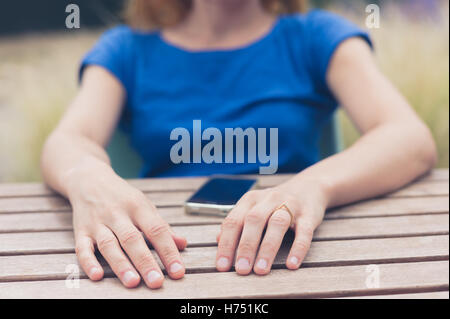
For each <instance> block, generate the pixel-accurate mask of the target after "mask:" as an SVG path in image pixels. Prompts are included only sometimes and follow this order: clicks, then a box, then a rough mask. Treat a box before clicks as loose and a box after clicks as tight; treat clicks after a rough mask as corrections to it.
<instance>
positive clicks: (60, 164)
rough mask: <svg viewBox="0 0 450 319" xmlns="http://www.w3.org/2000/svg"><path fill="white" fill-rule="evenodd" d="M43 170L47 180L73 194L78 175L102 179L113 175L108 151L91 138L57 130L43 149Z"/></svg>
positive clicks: (64, 191) (54, 186) (65, 194)
mask: <svg viewBox="0 0 450 319" xmlns="http://www.w3.org/2000/svg"><path fill="white" fill-rule="evenodd" d="M41 171H42V175H43V178H44V180H45V182H46V183H47V184H48V185H49V186H50V187H52V188H53V189H55V190H56V191H57V192H59V193H61V194H62V195H64V196H66V197H69V194H70V190H71V186H73V184H74V178H73V177H74V176H76V175H78V176H79V177H82V178H91V177H92V178H101V176H102V174H113V173H114V172H113V170H112V168H111V166H110V161H109V157H108V155H107V153H106V152H105V150H104V149H103V147H102V146H101V145H98V144H97V143H95V142H93V141H91V140H90V139H89V138H87V137H84V136H81V135H77V134H71V133H66V132H63V131H61V130H60V131H58V130H56V131H55V132H54V133H53V134H52V135H51V136H50V137H49V138H48V140H47V142H46V143H45V146H44V148H43V151H42V157H41Z"/></svg>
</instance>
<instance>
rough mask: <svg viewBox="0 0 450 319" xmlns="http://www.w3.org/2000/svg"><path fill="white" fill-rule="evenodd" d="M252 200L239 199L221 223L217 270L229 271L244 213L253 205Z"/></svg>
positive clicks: (218, 238) (218, 236) (218, 239)
mask: <svg viewBox="0 0 450 319" xmlns="http://www.w3.org/2000/svg"><path fill="white" fill-rule="evenodd" d="M253 204H254V203H253V201H252V200H241V201H239V202H238V204H236V206H235V207H234V208H233V210H232V211H230V212H229V214H228V216H227V217H226V218H225V220H224V221H223V223H222V226H221V231H220V233H219V234H218V235H217V238H216V239H217V243H218V245H217V246H218V247H217V254H216V268H217V270H218V271H229V270H230V268H231V265H232V261H233V259H234V254H235V252H236V247H237V245H238V242H239V238H240V236H241V232H242V226H243V223H244V216H245V214H246V213H247V212H248V211H249V210H250V209H251V207H252V206H253Z"/></svg>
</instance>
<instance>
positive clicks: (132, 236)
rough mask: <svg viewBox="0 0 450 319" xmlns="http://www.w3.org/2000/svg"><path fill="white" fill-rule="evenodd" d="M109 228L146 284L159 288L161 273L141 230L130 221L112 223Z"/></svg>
mask: <svg viewBox="0 0 450 319" xmlns="http://www.w3.org/2000/svg"><path fill="white" fill-rule="evenodd" d="M111 230H112V231H113V232H114V233H115V234H116V236H117V238H118V239H119V242H120V245H121V246H122V248H123V249H124V250H125V252H126V253H127V255H128V257H129V258H130V259H131V262H132V263H133V264H134V266H135V267H136V269H137V270H138V271H139V273H140V274H141V276H142V278H144V281H145V283H146V285H147V286H148V287H149V288H152V289H156V288H160V287H161V286H162V284H163V282H164V276H163V273H162V271H161V269H160V268H159V266H158V263H157V262H156V260H155V258H153V255H152V253H151V252H150V249H149V248H148V246H147V244H146V242H145V239H144V237H143V236H142V234H141V232H140V231H139V230H138V229H137V228H136V227H135V226H134V225H133V224H132V223H131V222H129V223H127V222H125V221H120V224H119V223H118V224H116V225H112V227H111Z"/></svg>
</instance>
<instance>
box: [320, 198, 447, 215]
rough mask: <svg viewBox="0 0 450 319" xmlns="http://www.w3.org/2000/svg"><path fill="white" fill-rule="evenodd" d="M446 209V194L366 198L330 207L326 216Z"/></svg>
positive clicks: (438, 212) (415, 212) (428, 212)
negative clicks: (358, 201) (337, 206)
mask: <svg viewBox="0 0 450 319" xmlns="http://www.w3.org/2000/svg"><path fill="white" fill-rule="evenodd" d="M448 211H449V198H448V196H445V197H414V198H395V199H393V198H386V199H373V200H367V201H363V202H360V203H357V204H351V205H347V206H343V207H339V208H335V209H331V210H329V211H328V212H327V215H326V218H328V219H331V218H349V217H369V216H377V217H383V216H399V215H416V214H441V213H448Z"/></svg>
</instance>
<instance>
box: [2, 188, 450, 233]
mask: <svg viewBox="0 0 450 319" xmlns="http://www.w3.org/2000/svg"><path fill="white" fill-rule="evenodd" d="M448 210H449V199H448V197H433V198H410V199H395V200H393V199H383V200H381V199H378V200H371V201H366V202H361V203H359V204H353V205H349V206H345V207H341V208H338V209H333V210H330V211H329V212H328V213H327V214H326V215H325V220H330V219H341V218H361V217H388V216H402V215H425V214H442V213H448ZM158 213H159V214H160V215H161V217H162V218H163V219H164V220H165V221H167V222H168V223H169V224H171V225H172V226H190V225H210V224H220V223H222V221H223V218H222V217H214V216H204V215H186V214H185V213H184V209H183V208H182V207H161V208H159V210H158ZM71 229H72V214H71V212H70V211H55V212H52V211H50V212H48V211H47V212H28V213H20V214H18V213H11V214H7V213H3V214H0V233H14V232H38V231H61V230H71Z"/></svg>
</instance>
